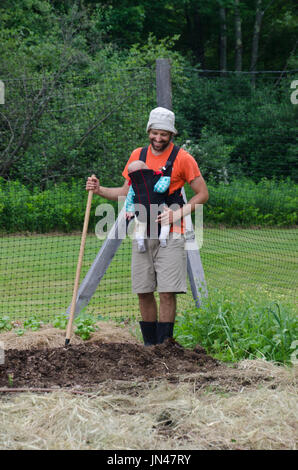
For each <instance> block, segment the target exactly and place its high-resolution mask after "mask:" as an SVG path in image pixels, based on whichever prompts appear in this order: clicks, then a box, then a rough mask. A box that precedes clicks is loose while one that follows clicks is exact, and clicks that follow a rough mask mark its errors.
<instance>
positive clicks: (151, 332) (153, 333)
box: [140, 321, 157, 346]
mask: <svg viewBox="0 0 298 470" xmlns="http://www.w3.org/2000/svg"><path fill="white" fill-rule="evenodd" d="M140 327H141V332H142V335H143V340H144V345H145V346H153V345H154V344H156V343H157V322H156V321H140Z"/></svg>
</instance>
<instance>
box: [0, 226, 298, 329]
mask: <svg viewBox="0 0 298 470" xmlns="http://www.w3.org/2000/svg"><path fill="white" fill-rule="evenodd" d="M101 244H102V241H101V240H98V239H97V238H96V237H95V236H94V235H93V234H92V235H91V234H90V235H89V236H88V238H87V243H86V248H85V256H84V263H83V268H82V275H81V279H83V276H84V275H85V274H86V272H87V270H88V269H89V267H90V266H91V264H92V262H93V260H94V258H95V255H96V254H97V252H98V250H99V249H100V246H101ZM79 247H80V234H72V235H61V234H60V235H59V234H49V235H28V236H25V235H20V236H9V237H4V236H3V237H1V238H0V251H1V253H2V256H1V260H0V283H1V291H2V292H3V293H4V294H2V296H1V303H0V316H3V315H8V316H10V317H11V318H12V319H14V320H16V319H23V318H26V317H28V316H30V315H37V316H39V317H40V318H44V319H47V320H49V319H51V318H52V317H53V316H55V315H56V314H59V313H62V312H65V311H66V308H67V307H68V305H69V303H70V301H71V297H72V289H73V282H74V277H75V270H76V264H77V257H78V252H79ZM295 250H297V231H296V230H290V229H289V230H287V229H283V230H281V229H278V230H277V229H260V230H240V229H239V230H238V229H205V230H204V243H203V247H202V249H201V258H202V262H203V267H204V271H205V276H206V280H207V286H208V290H209V291H210V292H212V290H213V289H218V288H220V289H225V290H227V291H229V292H231V295H236V296H237V295H239V292H241V291H246V292H249V291H251V292H252V295H256V293H258V295H261V296H263V297H268V298H269V299H270V298H272V299H275V300H276V299H278V300H282V301H285V302H293V301H294V295H295V288H296V285H295V284H296V278H297V260H296V259H295V255H294V254H295ZM178 304H179V308H180V309H183V308H185V306H187V305H188V306H189V305H192V299H191V294H190V293H189V294H188V295H187V296H180V298H179V303H178ZM88 309H89V311H93V310H95V311H96V314H100V315H103V316H106V317H114V316H119V315H123V316H131V315H133V314H137V312H138V305H137V301H136V299H135V296H133V295H132V294H131V291H130V240H125V241H124V242H123V243H122V245H121V248H120V249H119V251H118V253H117V255H116V256H115V258H114V260H113V262H112V264H111V265H110V268H109V270H108V272H107V274H106V276H105V277H104V279H103V280H102V282H101V284H100V287H99V288H98V290H97V292H96V294H95V295H94V297H93V299H92V300H91V302H90V304H89V307H88Z"/></svg>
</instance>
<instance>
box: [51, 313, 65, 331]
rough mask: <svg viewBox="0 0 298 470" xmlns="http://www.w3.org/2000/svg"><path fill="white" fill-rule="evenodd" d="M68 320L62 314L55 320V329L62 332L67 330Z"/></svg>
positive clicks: (53, 323)
mask: <svg viewBox="0 0 298 470" xmlns="http://www.w3.org/2000/svg"><path fill="white" fill-rule="evenodd" d="M67 323H68V318H67V316H66V315H65V314H63V313H61V314H60V315H56V317H55V318H54V320H53V322H52V325H53V327H54V328H59V329H60V330H65V328H66V327H67Z"/></svg>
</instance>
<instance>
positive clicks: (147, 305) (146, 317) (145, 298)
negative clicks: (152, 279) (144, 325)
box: [138, 292, 157, 322]
mask: <svg viewBox="0 0 298 470" xmlns="http://www.w3.org/2000/svg"><path fill="white" fill-rule="evenodd" d="M138 297H139V307H140V312H141V315H142V319H143V321H147V322H153V321H156V320H157V305H156V300H155V297H154V294H153V292H149V293H146V294H138Z"/></svg>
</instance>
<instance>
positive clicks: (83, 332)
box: [74, 314, 98, 340]
mask: <svg viewBox="0 0 298 470" xmlns="http://www.w3.org/2000/svg"><path fill="white" fill-rule="evenodd" d="M74 323H75V326H76V330H75V334H76V335H78V336H80V337H81V338H82V339H83V340H87V339H89V338H90V336H91V333H93V332H94V331H96V330H97V329H98V327H97V326H96V318H94V317H93V316H92V315H86V314H83V315H79V316H78V317H77V318H76V319H75V321H74Z"/></svg>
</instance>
